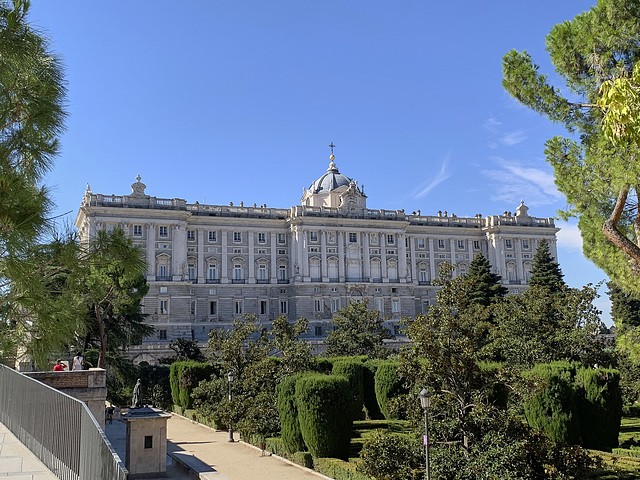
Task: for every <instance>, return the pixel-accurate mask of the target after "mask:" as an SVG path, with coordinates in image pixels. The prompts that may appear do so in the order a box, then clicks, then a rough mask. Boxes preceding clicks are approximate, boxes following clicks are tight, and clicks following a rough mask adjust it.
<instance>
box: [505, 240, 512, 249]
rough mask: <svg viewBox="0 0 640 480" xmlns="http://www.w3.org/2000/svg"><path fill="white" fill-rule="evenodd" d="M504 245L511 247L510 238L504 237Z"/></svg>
mask: <svg viewBox="0 0 640 480" xmlns="http://www.w3.org/2000/svg"><path fill="white" fill-rule="evenodd" d="M504 246H505V247H507V248H511V247H512V244H511V239H510V238H507V239H505V241H504Z"/></svg>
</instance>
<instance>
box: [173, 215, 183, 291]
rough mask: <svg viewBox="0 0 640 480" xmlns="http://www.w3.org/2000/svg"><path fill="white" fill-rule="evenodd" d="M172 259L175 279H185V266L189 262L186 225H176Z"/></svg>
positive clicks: (175, 280) (177, 280)
mask: <svg viewBox="0 0 640 480" xmlns="http://www.w3.org/2000/svg"><path fill="white" fill-rule="evenodd" d="M171 240H172V242H171V259H172V264H173V265H172V272H171V275H173V281H174V282H179V281H181V280H183V279H184V276H185V275H184V274H185V273H186V272H184V266H185V264H186V263H187V230H186V226H185V225H176V226H175V227H174V229H173V238H172V239H171Z"/></svg>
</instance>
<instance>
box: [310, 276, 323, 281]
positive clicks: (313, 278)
mask: <svg viewBox="0 0 640 480" xmlns="http://www.w3.org/2000/svg"><path fill="white" fill-rule="evenodd" d="M311 281H312V282H321V281H322V278H320V277H311Z"/></svg>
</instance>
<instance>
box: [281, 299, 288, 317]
mask: <svg viewBox="0 0 640 480" xmlns="http://www.w3.org/2000/svg"><path fill="white" fill-rule="evenodd" d="M287 313H289V303H288V302H287V301H286V300H280V315H286V314H287Z"/></svg>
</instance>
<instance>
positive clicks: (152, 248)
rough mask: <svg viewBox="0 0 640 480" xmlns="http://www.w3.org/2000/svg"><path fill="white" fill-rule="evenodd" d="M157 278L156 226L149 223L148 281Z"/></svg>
mask: <svg viewBox="0 0 640 480" xmlns="http://www.w3.org/2000/svg"><path fill="white" fill-rule="evenodd" d="M155 279H156V226H155V225H154V224H153V223H147V282H153V281H155Z"/></svg>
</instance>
